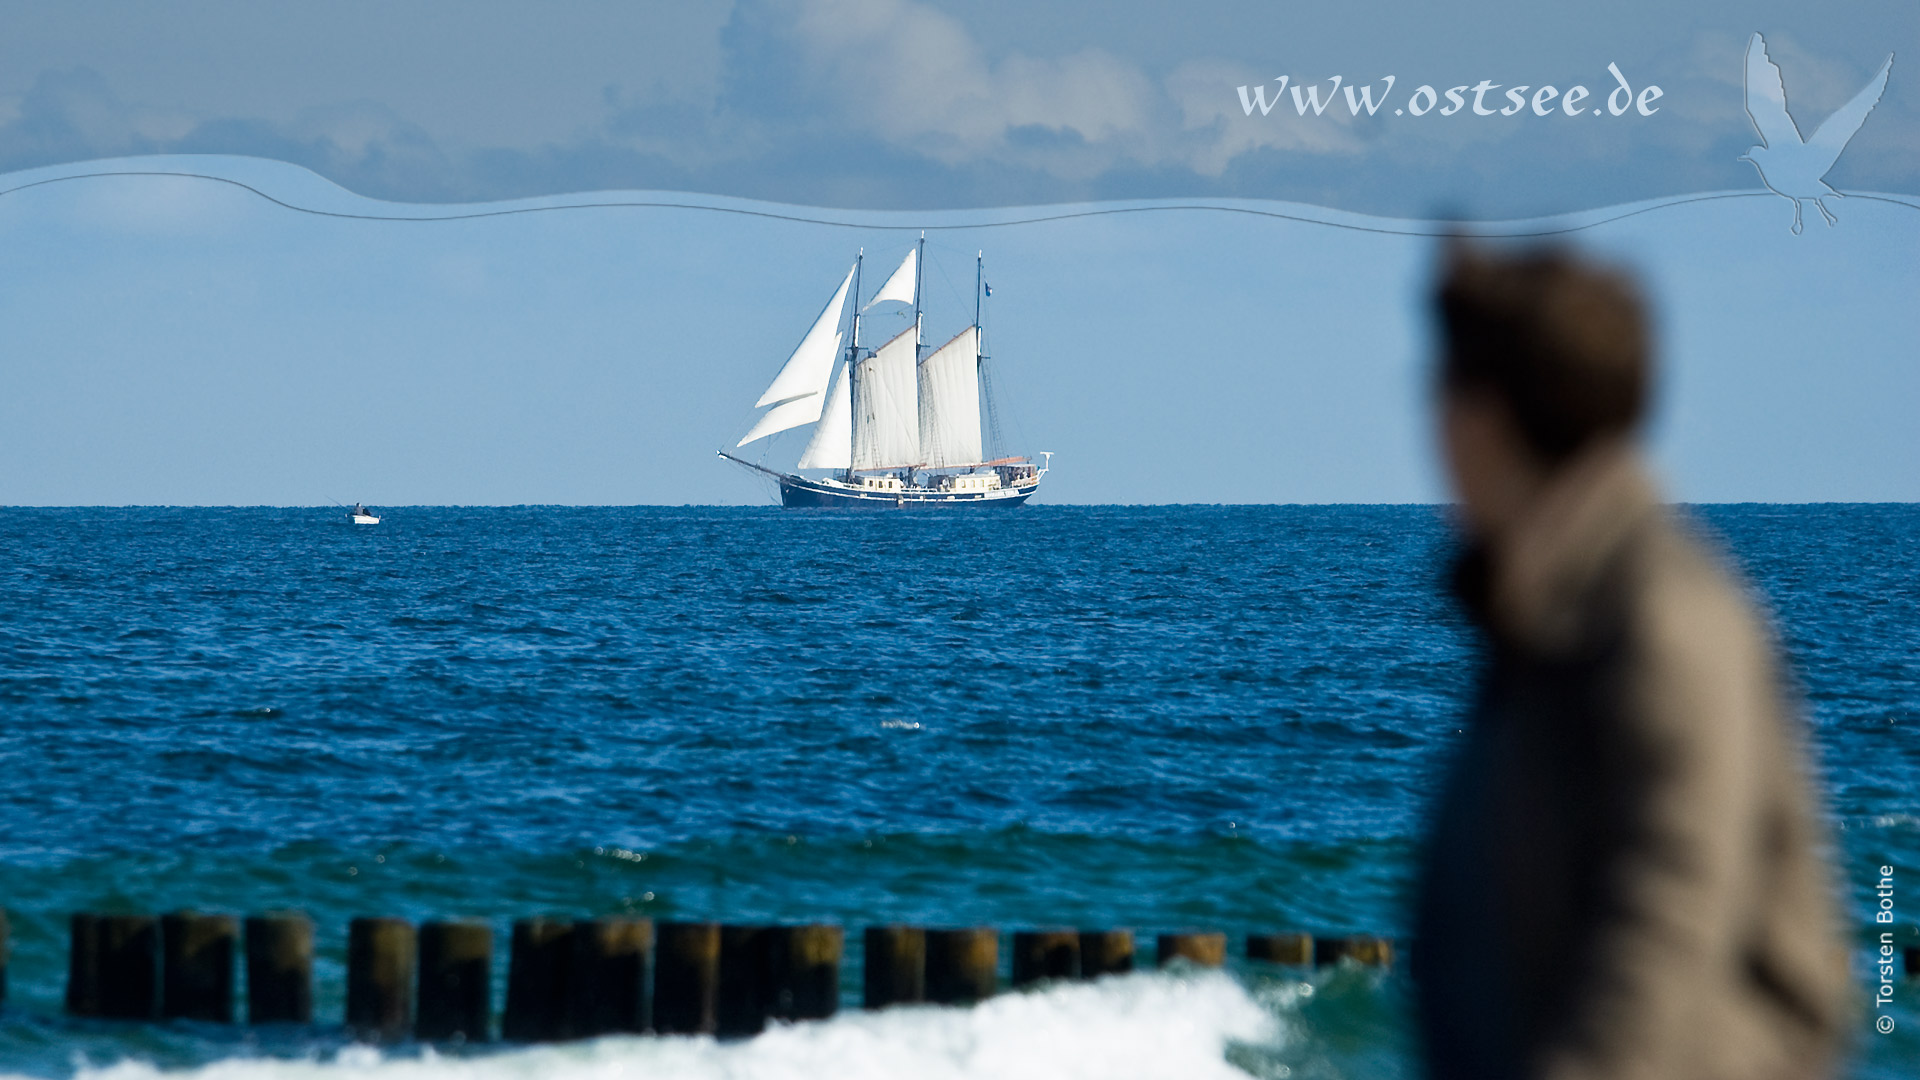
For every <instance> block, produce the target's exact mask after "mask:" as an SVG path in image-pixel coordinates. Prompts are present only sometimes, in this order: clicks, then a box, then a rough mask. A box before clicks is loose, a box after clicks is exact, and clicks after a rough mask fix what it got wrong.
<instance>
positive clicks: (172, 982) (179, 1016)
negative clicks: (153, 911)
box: [160, 911, 240, 1024]
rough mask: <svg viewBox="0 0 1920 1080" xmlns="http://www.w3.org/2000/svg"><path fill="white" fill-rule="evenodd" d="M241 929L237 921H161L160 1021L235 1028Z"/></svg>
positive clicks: (178, 915) (186, 914) (185, 915)
mask: <svg viewBox="0 0 1920 1080" xmlns="http://www.w3.org/2000/svg"><path fill="white" fill-rule="evenodd" d="M239 937H240V924H239V921H238V920H236V919H235V918H234V917H233V916H231V915H200V914H196V913H194V912H190V911H176V912H173V913H171V914H168V915H163V916H161V917H160V1016H161V1018H162V1019H166V1020H202V1021H206V1022H207V1023H213V1024H231V1023H233V946H234V942H235V941H237V940H238V939H239Z"/></svg>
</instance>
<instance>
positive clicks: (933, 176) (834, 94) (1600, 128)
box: [0, 0, 1920, 217]
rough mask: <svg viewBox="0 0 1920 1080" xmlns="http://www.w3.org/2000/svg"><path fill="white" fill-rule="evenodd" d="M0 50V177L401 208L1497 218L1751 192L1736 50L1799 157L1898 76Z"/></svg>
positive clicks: (404, 32)
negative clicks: (88, 180) (1437, 106)
mask: <svg viewBox="0 0 1920 1080" xmlns="http://www.w3.org/2000/svg"><path fill="white" fill-rule="evenodd" d="M0 19H4V23H0V25H4V27H5V33H3V34H0V171H6V170H16V169H25V168H33V167H37V166H42V165H53V164H60V163H62V162H69V161H80V160H86V159H89V158H99V157H111V156H120V155H128V154H140V153H218V154H241V155H250V156H258V157H268V158H274V159H277V160H283V161H289V162H292V163H294V164H298V165H304V166H306V167H308V168H310V169H313V170H315V171H316V172H319V173H320V174H321V175H323V176H326V177H328V178H329V179H332V180H334V181H336V182H337V183H340V184H343V185H345V186H347V187H349V188H351V189H353V190H354V191H357V192H360V193H362V194H366V195H371V196H374V197H377V198H383V199H396V200H405V201H474V200H486V199H500V198H517V197H524V196H531V195H544V194H553V193H557V192H566V191H592V190H601V189H623V188H624V189H670V190H683V191H699V192H704V193H708V194H720V195H733V196H741V197H746V198H756V199H767V200H772V201H777V202H789V203H797V204H805V205H815V206H834V207H849V208H867V209H933V208H952V207H963V206H964V207H977V206H1010V205H1027V204H1033V203H1045V202H1063V201H1084V200H1097V199H1127V198H1159V197H1177V196H1195V195H1214V196H1232V197H1240V198H1273V199H1287V200H1294V201H1301V202H1311V203H1314V204H1317V205H1321V206H1337V207H1340V208H1342V209H1348V210H1355V211H1360V212H1364V213H1373V214H1388V215H1393V216H1403V217H1404V216H1421V215H1426V214H1431V213H1435V212H1436V211H1438V210H1440V209H1441V208H1444V212H1446V213H1451V214H1471V215H1476V216H1494V217H1526V216H1533V215H1537V214H1548V213H1558V212H1564V211H1570V210H1580V209H1587V208H1591V207H1595V206H1604V205H1611V204H1614V203H1620V202H1629V201H1633V200H1636V199H1644V198H1652V197H1657V196H1661V195H1669V194H1675V193H1681V192H1690V191H1707V190H1719V189H1722V188H1729V187H1736V186H1744V185H1748V184H1751V183H1752V182H1753V180H1754V176H1753V174H1752V172H1751V170H1750V168H1749V166H1747V165H1746V164H1744V163H1741V162H1739V161H1738V160H1737V157H1738V155H1739V154H1740V153H1741V152H1742V151H1743V150H1745V148H1746V147H1747V146H1748V145H1750V144H1751V142H1752V134H1751V131H1750V130H1749V129H1748V126H1747V124H1746V121H1745V118H1744V116H1743V115H1742V113H1741V110H1740V93H1741V81H1740V73H1741V67H1740V55H1741V52H1742V50H1743V49H1744V48H1745V45H1746V41H1747V38H1748V35H1750V34H1752V33H1754V32H1756V31H1759V32H1763V33H1765V34H1766V35H1767V40H1768V42H1769V43H1770V47H1771V50H1772V52H1773V55H1774V57H1775V59H1776V60H1777V61H1778V62H1779V63H1780V65H1781V67H1782V69H1783V71H1784V72H1785V76H1786V80H1787V86H1788V95H1789V102H1790V104H1791V105H1792V106H1793V107H1794V108H1795V109H1796V110H1797V111H1798V112H1799V114H1800V116H1801V121H1802V126H1803V127H1806V128H1807V129H1808V130H1809V131H1811V130H1812V126H1813V125H1814V124H1815V123H1817V121H1818V119H1819V118H1821V117H1824V116H1825V115H1826V114H1827V113H1828V112H1830V111H1831V110H1832V109H1833V108H1835V107H1837V106H1838V105H1839V104H1840V103H1842V102H1844V101H1845V100H1846V99H1847V98H1848V97H1850V96H1851V95H1852V94H1853V93H1854V92H1855V91H1856V90H1858V89H1859V88H1860V87H1861V86H1862V85H1864V84H1865V83H1866V81H1867V80H1868V78H1869V77H1870V76H1871V75H1872V74H1873V73H1874V71H1875V70H1876V69H1877V68H1878V66H1879V65H1880V63H1881V62H1882V61H1883V60H1884V59H1885V58H1886V56H1887V55H1888V54H1889V53H1893V52H1898V53H1901V54H1902V55H1903V56H1908V57H1913V58H1914V59H1915V60H1920V8H1917V7H1916V6H1915V5H1914V4H1912V3H1911V2H1909V0H1886V2H1881V3H1868V4H1860V3H1844V2H1841V3H1829V2H1822V3H1811V2H1807V0H1757V2H1756V0H1739V2H1728V0H1702V2H1696V3H1689V4H1685V5H1675V4H1672V3H1668V2H1662V0H1609V2H1607V3H1590V4H1577V5H1574V4H1541V3H1538V2H1536V0H1505V2H1499V3H1483V4H1472V3H1448V4H1434V3H1420V2H1406V3H1389V4H1382V3H1364V4H1352V3H1341V4H1333V3H1327V4H1298V3H1275V2H1272V0H1209V2H1205V3H1182V4H1173V3H1166V2H1145V0H1097V2H1096V0H667V2H651V3H649V2H632V0H621V2H595V0H580V2H573V3H567V4H541V5H531V4H525V3H518V2H503V0H414V2H409V3H399V4H395V3H387V2H376V0H334V2H329V3H326V4H312V3H305V2H301V3H287V2H273V0H201V2H176V3H160V4H156V3H149V2H143V0H95V2H91V3H87V4H48V3H0ZM1610 63H1611V64H1615V65H1616V66H1617V67H1618V68H1619V69H1620V71H1621V72H1622V73H1623V74H1624V75H1625V76H1626V77H1627V79H1628V80H1629V82H1630V84H1631V85H1632V86H1633V87H1634V88H1635V90H1636V93H1637V92H1638V91H1639V90H1641V89H1644V87H1645V86H1647V85H1657V86H1659V87H1660V88H1661V90H1662V97H1661V98H1660V99H1658V101H1657V102H1655V103H1653V105H1652V107H1654V108H1655V109H1656V110H1657V111H1656V112H1655V113H1654V115H1652V116H1640V115H1639V114H1638V113H1637V111H1636V112H1632V113H1630V114H1629V115H1628V116H1626V117H1622V118H1616V117H1612V116H1607V117H1606V118H1605V119H1601V120H1591V119H1587V118H1584V117H1583V118H1581V119H1579V120H1578V122H1576V121H1575V120H1574V119H1572V118H1569V117H1566V116H1564V115H1556V116H1555V117H1550V118H1542V117H1538V116H1535V115H1533V114H1532V113H1531V112H1530V111H1529V112H1525V113H1521V114H1518V115H1514V116H1494V117H1484V116H1477V115H1474V114H1472V113H1471V112H1470V111H1469V112H1467V113H1463V114H1455V115H1452V116H1449V117H1441V116H1439V115H1437V114H1436V113H1428V114H1427V115H1425V116H1421V117H1414V116H1411V115H1402V116H1399V117H1395V116H1393V115H1391V110H1385V111H1380V112H1377V113H1375V114H1374V115H1372V116H1366V115H1364V113H1363V114H1362V115H1361V116H1360V117H1358V118H1356V117H1355V116H1353V115H1352V112H1351V109H1350V107H1349V106H1348V105H1347V104H1346V103H1345V102H1344V100H1343V101H1340V102H1339V103H1337V104H1335V105H1334V106H1333V107H1332V108H1331V109H1330V110H1328V111H1325V112H1322V113H1320V114H1319V115H1314V114H1311V113H1309V114H1308V115H1306V116H1301V115H1299V114H1298V112H1297V111H1296V110H1295V108H1294V106H1293V105H1292V104H1291V102H1290V101H1289V102H1288V103H1287V104H1285V105H1283V106H1282V107H1281V108H1279V109H1277V110H1274V111H1272V112H1269V113H1267V114H1265V115H1258V114H1256V115H1253V116H1248V115H1246V114H1245V112H1244V111H1243V107H1242V103H1241V100H1240V98H1239V95H1238V92H1237V91H1238V88H1239V87H1240V86H1248V87H1250V88H1252V87H1255V86H1258V85H1261V84H1262V83H1263V81H1264V82H1265V83H1267V84H1272V82H1273V81H1274V80H1277V79H1278V78H1279V77H1280V76H1282V75H1285V76H1287V77H1288V78H1289V80H1290V82H1291V83H1293V84H1298V83H1312V84H1314V85H1327V84H1326V80H1330V79H1331V78H1332V77H1334V76H1340V77H1341V78H1342V79H1343V80H1344V82H1345V83H1348V84H1352V83H1356V82H1365V83H1368V84H1370V85H1373V86H1376V87H1381V88H1383V89H1384V82H1383V80H1384V79H1385V77H1387V76H1389V75H1391V76H1393V77H1394V79H1395V86H1396V87H1397V89H1396V90H1395V91H1394V93H1396V94H1400V95H1405V94H1409V93H1411V91H1412V90H1413V89H1414V88H1416V87H1417V86H1418V85H1421V84H1427V85H1432V86H1434V87H1436V89H1437V90H1440V91H1444V90H1446V89H1447V88H1449V87H1451V86H1455V85H1472V84H1477V83H1478V82H1479V81H1480V80H1482V79H1486V80H1489V81H1490V82H1492V83H1495V84H1499V85H1500V86H1501V87H1503V88H1510V87H1514V86H1521V85H1525V86H1530V87H1537V86H1541V85H1554V86H1556V87H1557V88H1559V89H1565V88H1567V87H1569V86H1571V85H1575V84H1578V85H1583V86H1586V87H1588V88H1589V89H1590V90H1593V91H1602V92H1604V91H1608V90H1611V89H1613V88H1614V86H1615V84H1614V82H1613V77H1612V76H1611V75H1610V74H1609V73H1608V71H1607V65H1608V64H1610ZM1894 88H1895V89H1894V92H1893V93H1891V94H1889V95H1888V97H1887V99H1886V100H1885V101H1883V102H1882V103H1881V105H1880V106H1879V108H1878V110H1876V113H1875V116H1874V120H1873V123H1872V124H1870V125H1868V126H1867V127H1866V128H1864V129H1863V130H1862V131H1861V133H1860V135H1859V136H1858V137H1857V139H1856V142H1855V144H1854V145H1853V146H1851V147H1850V148H1849V151H1848V153H1847V155H1846V157H1845V158H1844V159H1843V160H1842V162H1841V164H1840V166H1839V168H1838V170H1837V171H1836V173H1835V182H1836V184H1837V185H1838V186H1839V187H1841V188H1842V189H1843V190H1845V189H1848V188H1853V189H1859V190H1874V191H1908V192H1910V191H1915V190H1920V157H1916V154H1915V152H1914V147H1915V146H1917V145H1920V99H1917V98H1916V97H1915V95H1914V94H1912V93H1910V92H1908V91H1907V90H1906V83H1905V81H1904V80H1901V79H1896V81H1895V83H1894ZM1502 93H1504V89H1502V90H1496V91H1494V97H1493V99H1492V100H1493V101H1495V102H1502V101H1503V99H1502V98H1501V97H1500V95H1501V94H1502ZM1395 101H1396V106H1395V107H1398V103H1399V99H1398V98H1396V99H1395ZM1595 103H1596V104H1597V101H1596V102H1595Z"/></svg>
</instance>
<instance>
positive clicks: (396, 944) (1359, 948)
mask: <svg viewBox="0 0 1920 1080" xmlns="http://www.w3.org/2000/svg"><path fill="white" fill-rule="evenodd" d="M1155 944H1156V955H1155V960H1156V962H1157V963H1158V964H1159V965H1160V966H1162V967H1164V966H1167V965H1169V964H1172V963H1174V962H1175V961H1184V962H1186V963H1188V964H1192V965H1196V966H1200V967H1219V966H1221V965H1222V964H1224V963H1225V962H1226V957H1227V938H1226V935H1225V934H1221V933H1181V934H1161V935H1158V937H1157V939H1156V941H1155ZM242 945H243V946H244V962H245V964H246V999H247V1000H246V1006H247V1021H248V1022H249V1023H254V1024H264V1023H293V1024H309V1023H312V1022H313V956H314V948H313V945H314V933H313V922H312V920H310V919H308V918H307V917H306V916H305V915H303V914H299V913H278V914H267V915H256V916H249V917H248V918H246V919H244V920H242V919H237V918H236V917H234V916H232V915H213V914H201V913H195V912H178V913H174V914H170V915H162V916H159V917H158V918H156V917H154V916H151V915H98V914H78V915H74V916H73V917H72V948H71V952H70V954H69V966H68V973H67V996H66V1009H67V1012H68V1013H70V1014H72V1015H74V1016H85V1017H99V1018H104V1019H118V1020H153V1019H169V1020H170V1019H182V1020H196V1021H203V1022H212V1023H232V1022H233V1020H234V997H235V993H234V990H235V966H236V965H235V960H236V957H235V952H236V948H237V947H239V946H242ZM864 945H865V968H864V972H863V974H864V982H863V987H864V994H863V1000H862V1004H863V1005H865V1006H866V1007H867V1008H869V1009H879V1008H885V1007H887V1006H890V1005H903V1004H912V1003H918V1002H928V1003H935V1004H968V1003H972V1002H976V1001H979V1000H981V999H983V998H987V997H990V996H992V995H993V994H994V993H995V992H996V991H997V990H998V989H999V970H1000V933H999V931H997V930H994V929H992V928H989V927H964V928H958V929H934V928H925V927H917V926H901V925H891V926H872V927H868V928H867V929H866V933H865V938H864ZM843 948H844V941H843V932H842V929H841V928H840V927H839V926H835V925H829V924H808V925H800V926H736V925H722V924H719V923H711V922H661V923H658V924H656V923H654V922H653V920H651V919H639V918H600V919H584V920H570V919H550V918H536V919H521V920H519V921H517V922H515V923H514V924H513V938H512V946H511V951H510V964H509V967H508V972H507V1000H506V1010H505V1012H504V1013H503V1014H502V1022H501V1029H500V1034H501V1036H502V1037H503V1038H505V1039H508V1040H512V1041H517V1042H538V1041H549V1040H557V1039H569V1038H585V1037H591V1036H596V1035H604V1034H612V1033H618V1032H646V1031H653V1032H658V1033H660V1034H715V1035H721V1036H743V1035H751V1034H754V1033H756V1032H758V1031H760V1030H762V1029H763V1028H764V1027H765V1026H766V1024H767V1022H768V1021H769V1020H811V1019H824V1018H826V1017H829V1016H832V1015H833V1014H834V1013H835V1012H836V1011H838V1009H839V1007H840V962H841V957H842V953H843ZM1134 955H1135V953H1134V935H1133V932H1132V931H1131V930H1024V931H1018V932H1016V933H1014V934H1013V936H1012V957H1011V960H1012V963H1011V968H1012V982H1013V985H1014V986H1016V987H1019V986H1026V985H1030V984H1033V983H1037V982H1041V981H1044V980H1058V979H1090V978H1095V977H1098V976H1101V975H1108V974H1120V973H1124V972H1128V971H1131V970H1133V967H1134ZM1246 955H1247V957H1248V959H1250V960H1256V961H1264V962H1268V963H1275V964H1293V965H1311V964H1332V963H1338V962H1339V961H1341V960H1343V959H1348V960H1351V961H1354V962H1357V963H1361V964H1367V965H1375V966H1382V967H1384V966H1388V965H1391V963H1392V962H1393V946H1392V943H1391V942H1389V941H1387V940H1386V939H1384V938H1378V937H1369V936H1356V937H1338V938H1320V939H1315V938H1314V937H1312V936H1310V935H1307V934H1298V933H1289V934H1255V935H1250V936H1249V937H1248V938H1247V940H1246ZM5 957H6V932H5V917H4V915H3V914H0V997H4V993H5V979H6V960H5ZM492 967H493V928H492V926H491V925H490V924H488V923H486V922H482V921H474V920H456V921H439V922H426V923H422V924H421V925H419V926H418V927H416V926H415V925H414V924H413V923H410V922H408V921H406V920H404V919H387V918H362V919H354V920H353V921H352V923H351V924H350V925H349V926H348V929H347V1001H346V1017H345V1019H346V1025H347V1027H348V1028H349V1029H351V1030H352V1032H353V1033H354V1035H355V1036H356V1037H358V1038H362V1039H367V1040H370V1041H392V1040H398V1039H404V1038H406V1037H408V1036H409V1035H412V1036H413V1037H415V1038H419V1039H422V1040H428V1041H465V1042H480V1041H485V1040H487V1039H489V1038H491V1037H492V1015H493V1010H492V1005H493V1002H492ZM649 986H651V989H652V993H651V994H648V993H647V989H648V987H649Z"/></svg>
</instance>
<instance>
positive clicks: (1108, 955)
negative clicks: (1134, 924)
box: [1080, 930, 1133, 979]
mask: <svg viewBox="0 0 1920 1080" xmlns="http://www.w3.org/2000/svg"><path fill="white" fill-rule="evenodd" d="M1132 970H1133V931H1131V930H1082V931H1080V977H1081V978H1083V979H1097V978H1099V977H1100V976H1102V975H1125V974H1126V973H1127V972H1129V971H1132Z"/></svg>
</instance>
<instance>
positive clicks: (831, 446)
mask: <svg viewBox="0 0 1920 1080" xmlns="http://www.w3.org/2000/svg"><path fill="white" fill-rule="evenodd" d="M775 411H778V410H775ZM852 464H853V406H852V404H851V403H850V401H849V400H848V393H847V364H846V361H844V360H843V361H841V362H840V370H839V371H836V372H835V373H834V376H833V385H832V386H830V387H828V388H827V404H826V409H825V410H824V411H823V412H822V413H821V414H820V423H819V424H817V425H815V426H814V429H813V438H812V439H809V440H808V441H807V448H806V449H805V450H802V451H800V463H799V464H797V465H795V466H794V468H796V469H845V468H848V467H849V466H851V465H852Z"/></svg>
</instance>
